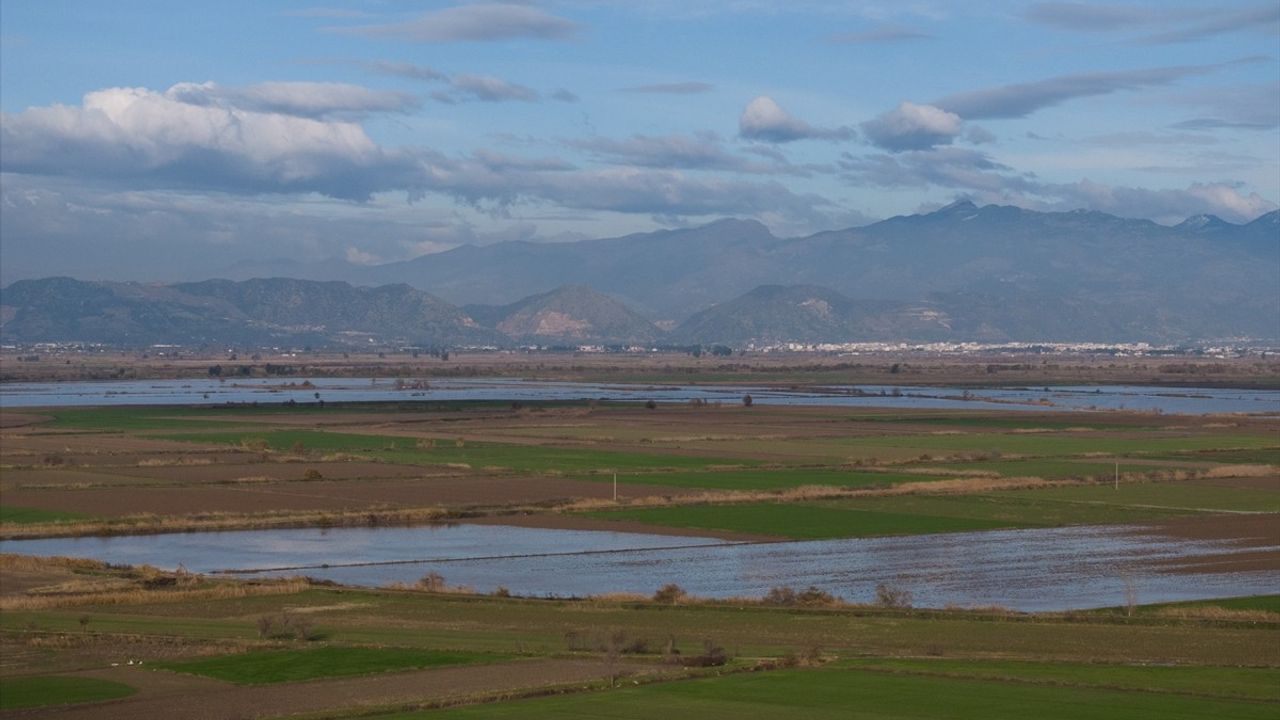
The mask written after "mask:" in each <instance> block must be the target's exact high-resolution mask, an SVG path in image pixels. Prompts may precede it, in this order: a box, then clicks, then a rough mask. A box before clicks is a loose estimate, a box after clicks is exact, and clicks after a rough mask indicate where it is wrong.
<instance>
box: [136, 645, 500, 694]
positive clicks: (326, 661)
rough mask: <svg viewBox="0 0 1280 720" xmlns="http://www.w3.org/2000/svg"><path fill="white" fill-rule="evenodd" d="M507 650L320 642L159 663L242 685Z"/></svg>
mask: <svg viewBox="0 0 1280 720" xmlns="http://www.w3.org/2000/svg"><path fill="white" fill-rule="evenodd" d="M501 659H503V658H502V656H498V655H491V654H482V653H464V652H441V651H437V650H421V649H412V648H364V647H336V646H329V647H319V648H312V649H306V650H263V651H258V652H246V653H238V654H235V655H223V656H219V657H211V658H202V659H200V660H186V661H182V662H167V663H159V664H157V667H160V668H164V669H166V670H174V671H176V672H182V673H189V674H192V675H203V676H205V677H211V678H217V679H218V680H225V681H227V682H232V683H236V684H237V685H270V684H271V683H280V682H298V681H300V680H314V679H316V678H326V677H345V676H350V675H369V674H372V673H380V672H389V671H394V670H418V669H421V668H428V667H443V666H449V665H472V664H475V663H482V662H494V661H497V660H501Z"/></svg>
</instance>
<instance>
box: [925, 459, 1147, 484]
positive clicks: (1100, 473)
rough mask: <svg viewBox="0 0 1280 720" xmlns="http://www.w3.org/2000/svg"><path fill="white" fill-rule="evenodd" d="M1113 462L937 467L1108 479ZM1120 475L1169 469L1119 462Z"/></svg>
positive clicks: (1055, 461) (1005, 474)
mask: <svg viewBox="0 0 1280 720" xmlns="http://www.w3.org/2000/svg"><path fill="white" fill-rule="evenodd" d="M1116 463H1117V461H1115V460H1113V461H1110V462H1090V461H1087V460H1072V459H1056V458H1036V459H1033V460H981V461H978V462H967V463H950V462H949V463H943V464H941V465H938V466H937V467H942V468H947V469H950V470H960V471H969V472H972V471H979V472H989V473H996V474H997V475H1000V476H1002V477H1039V478H1048V479H1058V478H1108V479H1109V478H1112V477H1115V472H1116ZM1119 465H1120V472H1121V473H1122V474H1123V473H1151V472H1158V471H1161V470H1170V469H1171V468H1169V467H1165V466H1161V465H1144V464H1142V463H1141V461H1133V460H1120V461H1119Z"/></svg>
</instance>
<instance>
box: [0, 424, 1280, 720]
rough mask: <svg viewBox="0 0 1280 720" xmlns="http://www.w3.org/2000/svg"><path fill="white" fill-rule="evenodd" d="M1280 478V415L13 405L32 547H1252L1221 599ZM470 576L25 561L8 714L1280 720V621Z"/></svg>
mask: <svg viewBox="0 0 1280 720" xmlns="http://www.w3.org/2000/svg"><path fill="white" fill-rule="evenodd" d="M1278 464H1280V420H1277V419H1275V418H1267V417H1248V416H1241V415H1222V416H1162V415H1157V414H1143V413H1124V412H1072V413H1055V412H1048V411H1043V412H1042V411H1024V412H1019V413H1016V414H1014V413H1002V412H986V411H983V412H974V411H968V412H966V411H901V410H894V411H889V410H868V409H865V408H857V409H851V408H844V409H841V408H831V407H782V406H763V405H759V404H757V405H755V406H753V407H745V406H743V405H742V404H741V403H733V404H724V405H722V406H720V407H716V406H714V405H701V404H690V403H679V404H676V403H658V404H657V406H656V407H654V408H652V409H650V408H646V407H644V406H643V405H638V404H610V403H598V402H586V401H573V402H543V403H528V402H526V403H521V404H519V405H518V406H513V404H512V403H510V402H501V403H500V402H476V403H468V402H457V403H429V402H416V403H404V404H368V405H359V404H353V405H347V404H336V403H328V404H326V406H325V407H323V408H321V407H319V405H318V403H317V404H313V405H310V406H295V407H280V406H273V407H268V406H259V407H257V408H253V407H204V408H193V407H148V408H132V407H118V408H98V409H92V408H79V409H76V408H69V409H31V410H25V409H24V410H21V411H11V410H5V411H3V412H0V535H3V536H4V537H6V538H23V537H56V536H75V535H96V534H126V533H134V532H145V533H152V532H162V531H166V530H196V529H229V528H241V529H252V528H268V527H308V526H324V527H333V526H342V525H347V526H372V527H378V526H381V525H385V524H388V523H398V524H405V523H418V522H427V521H432V520H457V519H466V520H469V521H473V522H482V523H508V524H520V525H532V526H540V527H549V528H580V529H609V530H626V531H639V532H649V533H662V534H676V535H681V534H684V535H695V536H702V537H703V538H731V539H746V540H752V539H756V540H785V539H840V538H887V539H885V540H883V541H882V542H885V543H892V542H894V541H893V540H892V538H896V537H899V536H911V535H932V536H935V537H957V538H958V537H968V536H963V535H940V534H951V533H973V532H978V533H982V532H985V531H1001V532H1004V531H1009V530H1012V529H1019V528H1025V529H1037V528H1046V529H1047V528H1058V527H1070V526H1088V525H1106V526H1117V525H1119V526H1126V527H1133V528H1134V532H1140V533H1145V534H1152V533H1154V534H1157V535H1159V534H1163V536H1165V537H1167V538H1170V539H1173V540H1176V539H1179V538H1186V539H1195V540H1204V541H1207V542H1214V543H1221V544H1222V547H1223V551H1222V554H1221V556H1220V557H1219V556H1212V555H1210V556H1205V557H1203V558H1201V559H1198V560H1197V563H1198V564H1197V565H1195V566H1193V567H1186V566H1183V565H1179V566H1177V567H1176V568H1175V567H1172V566H1171V568H1170V569H1169V570H1168V572H1170V573H1174V574H1173V575H1170V576H1169V577H1171V578H1173V581H1175V582H1176V581H1178V580H1177V578H1178V577H1183V576H1184V575H1178V574H1179V573H1181V574H1185V578H1186V582H1188V583H1195V582H1197V579H1196V578H1197V575H1196V574H1197V573H1221V572H1241V571H1243V572H1248V573H1258V572H1263V573H1266V572H1270V573H1275V572H1276V571H1277V569H1278V567H1277V558H1276V555H1275V552H1274V548H1275V546H1276V545H1280V536H1278V535H1280V533H1277V519H1278V518H1280V515H1277V513H1280V473H1278V471H1277V465H1278ZM615 478H616V480H615ZM1117 478H1118V481H1119V482H1118V483H1117ZM615 482H616V484H615ZM615 487H616V498H615ZM1072 532H1074V531H1072ZM686 540H687V541H693V538H672V541H673V542H681V541H686ZM697 541H698V542H702V541H703V540H702V539H698V540H697ZM779 547H781V546H779ZM960 550H962V548H957V551H960ZM952 555H954V553H953V554H952ZM1200 565H1203V567H1200ZM433 569H434V568H433ZM1149 569H1150V570H1151V571H1152V572H1163V570H1161V569H1160V568H1158V567H1155V565H1154V564H1153V565H1152V567H1151V568H1149ZM423 570H424V573H425V571H426V568H424V569H423ZM439 570H440V571H441V572H442V573H443V575H444V577H443V578H441V577H436V576H428V577H425V578H424V579H423V581H422V582H420V583H418V582H410V583H408V584H406V585H405V586H403V587H399V588H382V589H360V588H353V587H341V586H326V585H322V584H314V583H312V582H308V581H306V580H301V579H293V580H280V579H259V580H253V581H243V580H232V579H225V578H217V577H213V576H201V575H196V574H192V573H189V572H171V571H168V570H164V571H161V570H155V569H148V568H136V569H129V568H122V567H109V566H106V565H103V564H101V563H94V562H87V561H47V560H39V559H32V558H26V557H19V556H13V555H10V556H0V581H2V582H0V683H2V684H3V686H2V687H0V697H4V698H6V702H10V703H12V702H18V703H21V704H22V705H23V706H25V707H26V709H25V710H22V712H23V713H28V714H24V715H23V716H24V717H42V716H45V714H47V715H48V716H50V717H52V716H54V715H55V714H56V716H57V717H61V718H68V717H69V718H75V717H84V718H91V717H92V718H104V717H105V718H114V717H120V718H125V717H130V718H132V717H153V716H154V717H161V716H163V717H174V718H182V717H195V716H197V714H199V713H205V714H206V715H208V714H212V715H213V716H218V717H240V716H250V715H257V716H260V717H274V716H284V715H289V714H296V713H308V712H313V713H314V712H324V713H327V714H326V717H344V716H351V715H355V714H360V715H361V716H370V717H435V716H437V715H441V716H443V717H449V716H451V715H461V716H464V717H466V716H484V717H535V718H536V717H548V718H557V717H583V716H611V717H636V718H642V717H644V718H647V717H653V716H654V715H657V714H661V713H667V714H669V715H672V716H683V715H687V714H688V713H689V712H690V709H696V711H697V712H699V713H701V714H703V715H706V716H707V717H712V718H714V717H744V718H749V717H766V716H767V717H770V718H778V717H784V718H789V717H796V718H801V717H804V718H810V717H845V716H847V714H848V708H850V707H854V706H856V707H859V708H863V709H864V710H865V711H866V712H868V713H870V714H874V715H876V716H879V717H888V718H924V717H937V716H939V715H942V714H949V715H951V716H954V717H1025V716H1026V715H1027V714H1028V713H1030V712H1032V711H1034V713H1035V714H1038V715H1043V716H1045V717H1080V716H1090V717H1103V718H1129V717H1186V718H1193V717H1206V718H1207V717H1214V718H1218V717H1274V716H1275V715H1276V713H1277V712H1280V694H1278V693H1277V692H1276V688H1277V687H1280V669H1278V668H1280V650H1278V648H1280V602H1278V601H1277V599H1276V597H1275V596H1265V597H1254V598H1230V599H1223V600H1212V601H1201V602H1197V603H1184V604H1172V605H1170V604H1164V605H1159V606H1143V605H1140V604H1138V603H1141V602H1142V601H1143V598H1142V596H1141V594H1140V592H1139V593H1137V594H1135V595H1134V597H1132V604H1131V605H1130V606H1128V607H1125V606H1124V605H1125V599H1124V594H1123V592H1122V588H1121V586H1119V585H1117V587H1116V589H1115V591H1114V593H1113V596H1114V597H1115V603H1116V604H1117V605H1121V607H1117V608H1112V609H1104V610H1093V611H1088V612H1070V613H1064V612H1053V613H1021V612H1015V611H1011V610H1007V609H1001V608H978V609H973V608H970V609H945V608H941V609H939V608H935V609H931V610H924V609H910V608H908V607H907V606H908V605H912V604H919V603H917V602H916V601H915V600H914V599H913V598H912V597H910V592H909V590H910V588H907V587H905V586H896V585H895V584H894V583H893V582H892V581H890V582H887V583H885V587H884V588H883V591H881V590H879V589H876V590H875V592H868V593H867V594H865V595H861V596H858V597H848V598H844V599H843V600H844V601H848V602H856V603H861V604H858V605H847V604H845V602H842V600H841V599H840V598H836V597H832V596H831V594H829V593H828V592H826V591H824V590H823V589H822V588H816V589H814V590H809V591H806V590H805V588H803V587H795V588H779V589H778V591H777V592H774V591H770V592H769V593H767V594H763V593H762V594H761V595H758V596H753V597H747V598H739V599H721V600H715V601H711V600H700V599H697V598H691V597H683V596H681V594H680V592H679V591H678V590H668V591H666V592H663V593H658V596H657V598H656V599H655V598H653V597H651V595H652V594H653V593H657V592H658V591H659V588H660V587H661V584H662V583H660V582H657V581H655V582H653V583H652V585H653V587H648V588H644V589H643V591H642V592H640V593H639V594H638V595H636V594H633V595H628V596H612V597H599V598H594V599H580V600H549V599H537V598H521V597H505V596H504V595H506V591H505V590H503V589H494V590H493V591H492V593H490V594H488V595H476V594H468V593H466V592H458V591H457V589H456V588H451V587H449V584H450V578H449V570H448V566H447V565H446V566H442V567H441V568H439ZM301 572H305V571H301ZM546 582H547V583H548V584H550V585H554V583H555V578H554V577H550V578H547V579H546ZM485 590H486V591H489V590H490V588H485ZM1069 606H1070V601H1069V600H1064V601H1063V603H1062V605H1061V607H1069ZM1078 606H1079V605H1077V607H1078ZM131 662H132V664H131ZM89 681H92V682H89ZM548 694H551V696H550V697H543V696H546V695H548ZM10 698H17V700H8V699H10ZM64 703H71V705H70V706H69V707H60V705H61V704H64ZM455 705H462V707H448V706H455ZM17 707H18V706H17V705H12V704H10V705H7V706H6V708H17ZM41 707H44V708H45V709H44V710H41V709H40V708H41ZM54 708H57V709H56V710H55V709H54ZM5 712H9V710H8V709H6V710H5ZM14 712H17V710H16V709H15V710H14Z"/></svg>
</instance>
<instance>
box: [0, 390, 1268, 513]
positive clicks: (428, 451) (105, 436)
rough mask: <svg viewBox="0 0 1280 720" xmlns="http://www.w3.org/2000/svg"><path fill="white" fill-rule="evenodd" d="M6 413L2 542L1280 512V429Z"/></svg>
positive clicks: (360, 407)
mask: <svg viewBox="0 0 1280 720" xmlns="http://www.w3.org/2000/svg"><path fill="white" fill-rule="evenodd" d="M6 415H7V417H9V418H10V419H9V420H6V422H5V423H4V425H5V427H4V429H3V440H4V442H3V445H2V447H0V466H2V467H3V468H4V470H5V472H4V474H3V477H2V478H0V491H3V493H4V502H3V506H2V507H3V509H2V510H0V513H2V514H0V535H5V536H9V537H18V536H35V535H41V534H68V533H76V532H81V531H83V532H100V531H107V532H111V531H138V530H140V529H145V528H147V527H153V528H156V529H181V528H184V527H188V528H191V529H199V528H202V527H204V528H229V527H246V528H251V527H258V526H262V525H270V526H282V525H289V524H293V525H307V524H318V523H330V524H332V523H336V524H348V523H350V522H352V521H353V518H354V517H356V516H358V517H359V518H361V521H363V519H365V518H367V517H369V516H370V514H371V513H372V514H373V515H375V516H386V517H388V518H392V517H395V518H401V519H406V518H413V519H416V520H424V519H431V518H448V517H461V516H465V517H475V516H484V515H494V514H502V513H508V512H510V511H512V510H518V511H520V512H522V513H528V512H538V513H546V512H551V513H555V514H556V517H560V518H561V519H563V520H564V522H566V523H572V522H575V519H574V518H576V517H580V516H579V515H575V514H574V512H576V511H589V512H591V513H593V517H596V518H609V517H615V518H622V517H626V518H627V519H628V520H630V521H641V522H653V523H655V524H659V525H668V526H678V527H683V528H686V529H688V530H691V531H697V530H698V529H699V528H711V529H713V528H715V527H721V528H727V527H732V528H736V529H742V530H743V531H748V532H753V533H756V534H759V535H762V536H763V535H774V536H778V537H797V536H798V535H796V531H795V530H791V531H788V530H787V527H790V526H793V523H791V522H790V520H789V518H793V517H794V514H795V512H796V510H797V507H798V506H794V503H797V502H799V503H803V504H804V505H803V508H804V511H805V512H810V511H813V512H821V513H825V516H824V517H827V518H828V519H827V520H825V521H824V522H822V523H819V524H817V525H815V526H814V528H813V529H812V530H809V531H806V533H805V534H804V535H800V536H804V537H839V536H850V537H854V536H863V535H867V534H878V533H882V534H898V533H902V532H937V531H949V530H952V529H957V528H960V527H968V528H973V529H977V528H983V527H1041V526H1051V525H1063V524H1079V523H1112V522H1129V521H1145V520H1159V519H1163V518H1165V517H1167V516H1169V515H1179V514H1183V515H1185V514H1196V513H1205V512H1217V511H1249V512H1256V511H1263V512H1276V511H1277V510H1278V509H1280V507H1278V505H1280V503H1277V500H1276V497H1277V493H1280V483H1277V470H1276V465H1274V464H1271V463H1269V462H1266V461H1267V460H1270V459H1272V457H1273V456H1274V454H1275V453H1276V452H1278V451H1280V421H1277V420H1274V419H1272V420H1267V419H1262V418H1249V417H1244V416H1230V417H1226V418H1197V417H1190V416H1165V417H1162V416H1152V415H1143V414H1135V413H1122V412H1113V413H1102V412H1076V413H1052V412H1045V413H1019V414H1018V415H1017V416H1015V417H1010V416H1009V414H1007V413H999V412H994V413H993V412H986V413H978V412H960V411H952V412H940V411H920V412H918V413H912V412H904V411H901V410H895V411H884V412H874V411H867V410H866V409H859V410H858V411H857V412H844V411H841V410H838V409H835V408H823V407H812V408H797V407H778V406H769V407H765V406H756V407H740V406H739V407H711V406H701V407H699V406H692V405H685V404H664V405H658V406H657V407H656V408H654V409H646V408H643V407H637V406H635V405H627V404H607V403H606V404H600V403H594V402H544V403H536V402H535V403H520V404H517V405H516V406H514V407H513V406H512V404H510V403H506V404H504V403H495V402H488V401H487V402H474V403H469V402H451V403H429V402H428V403H417V404H414V403H398V404H353V405H343V404H329V405H327V406H325V407H323V408H321V407H319V406H318V405H307V406H301V405H300V406H294V407H279V406H261V407H250V406H243V407H242V406H236V407H204V408H183V407H146V408H130V407H119V408H87V409H74V408H73V409H56V410H47V411H24V412H23V413H6ZM1250 460H1252V461H1255V462H1248V461H1250ZM1117 469H1118V470H1119V475H1120V478H1119V479H1120V485H1121V489H1120V490H1119V491H1115V490H1114V489H1113V490H1112V491H1110V492H1104V490H1103V488H1104V484H1106V483H1108V482H1110V483H1112V484H1114V481H1115V479H1116V478H1115V475H1116V471H1117ZM615 477H616V482H617V486H618V502H617V503H616V504H615V503H614V494H613V492H614V480H615ZM1050 486H1052V487H1050ZM907 495H910V496H912V497H916V496H922V495H927V496H930V497H935V496H936V497H942V496H945V497H942V499H940V500H913V499H912V498H909V497H905V496H907ZM739 503H747V505H746V506H744V507H741V508H737V509H734V508H732V507H730V506H731V505H733V504H739ZM655 505H656V507H655ZM672 506H675V507H672ZM765 506H769V507H773V508H774V509H772V510H765V509H761V508H763V507H765ZM815 508H816V509H815ZM613 510H617V511H619V513H620V514H618V515H610V514H609V512H610V511H613ZM854 512H861V513H863V514H862V515H860V516H856V517H858V518H861V519H862V520H865V521H867V522H864V523H853V522H851V520H852V519H853V517H854V516H852V515H850V513H854ZM717 515H724V517H723V518H722V519H717V518H716V516H717ZM769 515H775V516H776V517H774V518H772V519H770V518H769V517H768V516H769ZM745 516H750V517H751V518H754V519H751V520H748V519H744V518H745ZM916 516H918V517H919V518H920V520H919V522H916V521H912V520H910V519H909V518H910V517H916ZM838 518H842V519H838ZM873 518H876V522H871V520H872V519H873ZM939 518H942V519H943V520H939ZM966 523H967V524H966ZM113 529H114V530H113Z"/></svg>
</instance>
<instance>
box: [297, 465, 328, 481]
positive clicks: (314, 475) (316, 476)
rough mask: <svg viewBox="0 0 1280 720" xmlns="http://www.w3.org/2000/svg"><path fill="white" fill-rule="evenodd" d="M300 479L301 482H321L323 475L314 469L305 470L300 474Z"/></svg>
mask: <svg viewBox="0 0 1280 720" xmlns="http://www.w3.org/2000/svg"><path fill="white" fill-rule="evenodd" d="M302 479H303V480H323V479H324V475H321V474H320V471H319V470H317V469H315V468H307V471H306V472H304V473H302Z"/></svg>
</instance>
